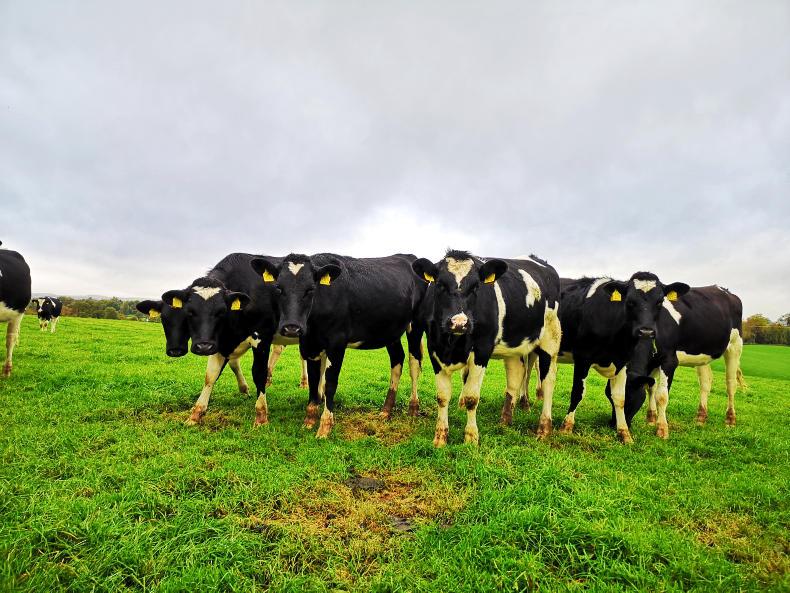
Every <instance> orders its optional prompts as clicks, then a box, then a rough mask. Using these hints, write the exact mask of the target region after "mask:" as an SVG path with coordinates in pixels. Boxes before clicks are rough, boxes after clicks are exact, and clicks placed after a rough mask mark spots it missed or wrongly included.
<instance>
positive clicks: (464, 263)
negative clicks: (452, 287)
mask: <svg viewBox="0 0 790 593" xmlns="http://www.w3.org/2000/svg"><path fill="white" fill-rule="evenodd" d="M444 261H446V262H447V271H448V272H450V273H451V274H452V275H453V276H455V281H456V283H457V284H458V287H459V288H460V287H461V281H462V280H463V279H464V278H466V277H467V276H468V275H469V272H470V271H471V270H472V266H473V265H474V262H473V261H472V260H471V259H455V258H454V257H448V258H446V259H445V260H444Z"/></svg>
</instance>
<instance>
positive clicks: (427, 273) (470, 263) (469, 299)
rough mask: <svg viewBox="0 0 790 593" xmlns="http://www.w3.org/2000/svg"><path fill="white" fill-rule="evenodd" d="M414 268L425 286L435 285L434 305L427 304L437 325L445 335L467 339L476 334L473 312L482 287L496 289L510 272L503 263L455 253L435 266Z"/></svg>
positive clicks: (424, 264)
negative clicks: (466, 337)
mask: <svg viewBox="0 0 790 593" xmlns="http://www.w3.org/2000/svg"><path fill="white" fill-rule="evenodd" d="M411 267H412V269H413V270H414V273H415V274H417V276H419V277H420V278H422V279H423V280H424V281H425V282H428V283H429V284H430V283H433V284H434V289H433V291H432V293H433V294H432V298H433V302H432V303H428V307H429V308H431V309H432V316H433V319H434V323H436V324H437V325H438V326H439V327H440V329H441V332H442V333H447V334H452V335H455V336H462V335H468V334H471V333H472V331H473V330H474V326H475V319H474V309H475V303H476V302H477V291H478V290H479V289H480V287H481V286H486V285H493V284H494V282H495V281H496V279H497V278H499V277H500V276H502V275H503V274H504V273H505V272H507V264H506V263H505V262H503V261H502V260H500V259H491V260H488V261H487V262H483V261H482V260H480V259H478V258H476V257H474V256H472V255H470V254H469V253H467V252H466V251H455V250H451V251H448V252H447V254H446V255H445V256H444V259H442V260H440V261H439V262H437V263H435V264H434V263H432V262H431V261H430V260H427V259H425V258H421V259H418V260H416V261H415V262H414V263H412V265H411ZM428 294H429V295H431V293H430V292H429V293H428ZM427 298H431V297H430V296H429V297H427Z"/></svg>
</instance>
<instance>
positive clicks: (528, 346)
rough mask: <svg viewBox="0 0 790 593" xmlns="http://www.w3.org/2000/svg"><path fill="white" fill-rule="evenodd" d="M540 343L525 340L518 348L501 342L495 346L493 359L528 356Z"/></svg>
mask: <svg viewBox="0 0 790 593" xmlns="http://www.w3.org/2000/svg"><path fill="white" fill-rule="evenodd" d="M537 345H538V343H537V342H533V341H532V340H530V339H528V338H525V339H524V341H523V342H521V344H519V345H518V346H513V347H511V346H508V345H507V344H505V343H504V342H500V343H499V344H497V345H496V346H494V351H493V352H492V353H491V358H511V357H513V356H526V355H527V354H529V353H530V352H532V351H533V350H534V349H535V348H536V347H537Z"/></svg>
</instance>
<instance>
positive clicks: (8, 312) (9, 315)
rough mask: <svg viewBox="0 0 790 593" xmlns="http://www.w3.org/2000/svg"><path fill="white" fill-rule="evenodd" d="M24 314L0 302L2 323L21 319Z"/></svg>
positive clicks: (0, 320)
mask: <svg viewBox="0 0 790 593" xmlns="http://www.w3.org/2000/svg"><path fill="white" fill-rule="evenodd" d="M22 314H23V312H20V311H17V310H15V309H11V308H10V307H8V306H7V305H6V304H5V302H3V301H0V323H4V322H6V321H11V320H12V319H17V318H18V317H21V316H22Z"/></svg>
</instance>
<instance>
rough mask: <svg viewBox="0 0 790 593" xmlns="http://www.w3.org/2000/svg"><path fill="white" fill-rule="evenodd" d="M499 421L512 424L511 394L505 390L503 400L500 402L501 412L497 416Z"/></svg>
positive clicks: (506, 424) (507, 424)
mask: <svg viewBox="0 0 790 593" xmlns="http://www.w3.org/2000/svg"><path fill="white" fill-rule="evenodd" d="M499 422H500V423H502V424H504V425H505V426H510V425H511V424H513V396H512V395H510V394H509V393H508V392H507V391H506V392H505V402H504V403H503V404H502V414H501V415H500V417H499Z"/></svg>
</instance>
